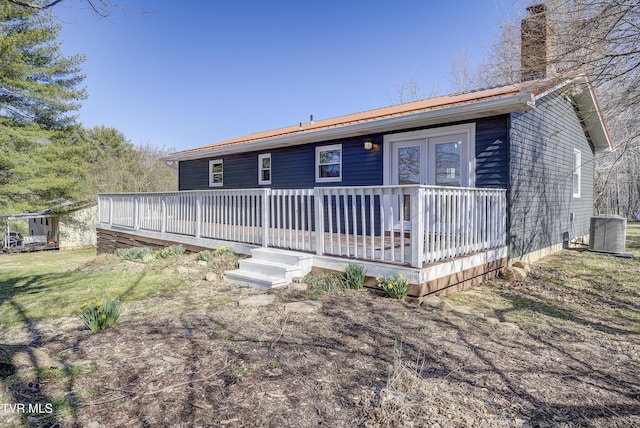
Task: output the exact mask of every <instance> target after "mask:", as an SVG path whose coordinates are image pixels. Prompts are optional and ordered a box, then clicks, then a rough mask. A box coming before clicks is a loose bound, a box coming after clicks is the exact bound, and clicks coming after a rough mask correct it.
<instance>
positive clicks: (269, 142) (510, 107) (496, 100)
mask: <svg viewBox="0 0 640 428" xmlns="http://www.w3.org/2000/svg"><path fill="white" fill-rule="evenodd" d="M535 99H536V97H535V95H534V94H533V93H531V92H514V93H511V94H508V95H504V96H498V97H495V96H494V97H491V98H484V99H480V100H476V101H470V102H466V103H461V104H453V105H445V106H442V107H438V108H430V109H426V110H425V109H423V110H418V111H413V112H410V113H406V114H395V115H393V114H391V115H389V116H386V117H377V118H373V119H363V120H362V121H359V122H356V123H353V122H352V123H347V124H342V125H341V124H337V125H334V126H329V127H326V128H319V129H315V130H314V129H311V130H307V131H306V132H303V133H301V132H291V133H283V134H280V135H276V136H273V137H268V138H257V139H253V140H245V141H241V142H237V143H233V144H227V145H221V146H216V145H212V146H209V147H203V148H200V149H194V150H186V151H182V152H177V153H173V154H170V155H168V156H166V157H164V158H163V160H166V161H181V160H192V159H200V158H205V157H210V156H221V155H225V154H231V153H236V152H239V151H247V150H248V149H251V151H257V150H266V149H272V148H275V147H278V146H280V145H291V146H292V145H301V144H308V143H314V142H320V141H324V140H330V139H337V138H346V137H353V136H359V135H366V134H372V133H378V132H389V131H393V130H401V129H402V127H405V128H407V127H412V126H421V125H431V124H436V123H432V122H444V120H449V121H456V120H459V119H457V118H456V117H460V116H462V118H461V120H467V119H468V120H471V119H472V118H479V117H482V116H483V114H482V113H483V112H489V114H488V115H493V114H500V113H507V112H514V111H521V110H530V109H532V108H534V107H535ZM496 112H498V113H496Z"/></svg>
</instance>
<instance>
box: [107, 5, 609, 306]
mask: <svg viewBox="0 0 640 428" xmlns="http://www.w3.org/2000/svg"><path fill="white" fill-rule="evenodd" d="M542 12H544V10H543V11H542ZM530 13H532V14H533V15H535V16H532V18H536V19H537V18H539V16H538V15H539V13H540V10H530ZM537 21H539V22H542V23H543V24H544V22H546V19H543V20H539V19H538V20H537ZM534 23H535V22H534ZM527 25H531V22H528V24H527ZM527 46H528V49H530V50H536V49H537V50H538V52H536V53H535V55H538V56H539V55H541V53H540V51H541V52H543V53H544V54H546V52H547V48H546V46H544V44H543V45H542V46H539V44H538V45H536V44H535V43H534V44H531V43H530V44H528V45H527ZM534 71H535V72H536V73H534V74H538V73H537V72H538V71H539V70H537V69H536V70H534ZM545 74H546V73H542V77H539V78H533V75H529V76H527V79H528V80H524V81H521V82H517V83H514V84H511V85H505V86H500V87H494V88H489V89H481V90H477V91H470V92H464V93H459V94H453V95H446V96H439V97H435V98H430V99H425V100H420V101H416V102H410V103H406V104H400V105H394V106H390V107H384V108H380V109H375V110H369V111H365V112H360V113H355V114H350V115H345V116H340V117H336V118H331V119H326V120H317V121H313V120H310V121H309V122H306V123H299V124H296V125H294V126H289V127H285V128H279V129H274V130H271V131H265V132H260V133H255V134H250V135H246V136H243V137H239V138H235V139H231V140H227V141H221V142H217V143H214V144H211V145H208V146H204V147H199V148H194V149H191V150H185V151H181V152H177V153H173V154H171V155H169V156H168V157H167V158H166V160H167V161H173V162H176V163H177V164H178V168H179V192H174V193H157V194H103V195H100V196H99V221H98V228H97V230H98V248H99V250H100V248H101V247H102V248H104V249H105V250H111V249H113V248H115V247H117V246H118V245H119V244H118V243H121V244H122V243H128V244H134V243H140V244H143V243H145V242H152V243H158V242H172V243H175V242H180V243H183V244H185V245H191V246H192V247H193V248H195V249H197V248H212V247H215V246H220V245H227V246H232V247H234V248H235V249H236V250H237V251H240V252H245V253H251V254H252V256H253V258H252V259H249V260H245V261H243V262H242V263H241V266H240V269H239V270H238V271H232V272H228V273H227V277H228V279H229V280H232V281H235V282H239V283H245V284H251V285H254V286H256V287H260V288H270V287H271V286H277V285H280V284H283V283H286V282H287V281H289V280H290V279H291V276H292V275H296V274H299V273H300V272H302V273H305V272H307V271H308V270H310V269H329V270H338V269H339V268H340V267H343V266H344V265H346V264H347V263H349V262H354V261H357V262H359V263H362V264H364V265H365V266H366V267H367V271H368V275H370V276H372V277H376V276H378V277H379V276H383V275H387V274H391V273H402V274H403V275H404V277H405V278H407V279H409V281H410V282H411V288H410V293H409V295H410V297H411V298H412V299H414V300H417V301H420V300H422V299H423V298H424V296H426V295H428V294H431V293H435V292H446V291H450V290H455V289H459V288H463V287H467V286H469V285H471V284H474V283H477V282H481V281H483V280H485V279H487V278H489V277H491V276H493V275H496V274H497V273H498V272H500V270H501V269H503V268H504V267H505V266H506V265H507V264H508V263H509V262H510V261H515V260H527V261H530V260H534V259H536V258H539V257H543V256H545V255H547V254H550V253H551V252H554V251H557V250H559V249H561V248H563V246H567V245H569V243H570V242H572V241H576V240H582V241H585V242H586V240H587V239H588V234H589V225H590V217H591V216H592V215H593V210H594V203H593V199H594V156H595V154H596V153H597V152H599V151H605V150H610V149H611V148H612V143H611V140H610V137H609V134H608V131H607V128H606V125H605V123H604V120H603V117H602V114H601V111H600V109H599V106H598V101H597V99H596V96H595V93H594V90H593V87H592V85H591V84H590V82H589V79H588V78H587V76H585V75H582V74H563V75H558V74H552V73H549V75H548V76H545ZM282 250H293V251H295V252H296V254H298V255H299V258H298V259H296V260H293V259H291V256H292V254H290V253H287V252H284V251H282ZM291 265H295V266H296V268H295V269H293V268H290V266H291ZM288 266H289V267H288ZM300 267H302V270H299V269H298V268H300ZM277 277H281V279H277Z"/></svg>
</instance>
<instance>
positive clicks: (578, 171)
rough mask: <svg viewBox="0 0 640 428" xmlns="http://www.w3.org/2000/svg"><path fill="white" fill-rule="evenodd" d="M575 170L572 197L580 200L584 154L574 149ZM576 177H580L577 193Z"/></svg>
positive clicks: (572, 181)
mask: <svg viewBox="0 0 640 428" xmlns="http://www.w3.org/2000/svg"><path fill="white" fill-rule="evenodd" d="M572 165H573V170H572V171H571V188H572V196H573V197H574V198H579V197H580V195H581V193H582V152H581V151H580V150H578V149H573V163H572ZM576 176H577V177H578V189H577V191H576Z"/></svg>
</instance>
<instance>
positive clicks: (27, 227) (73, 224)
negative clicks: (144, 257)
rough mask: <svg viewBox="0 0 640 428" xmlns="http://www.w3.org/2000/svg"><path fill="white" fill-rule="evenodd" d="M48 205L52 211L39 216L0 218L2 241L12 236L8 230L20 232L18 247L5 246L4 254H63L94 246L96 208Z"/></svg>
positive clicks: (77, 204)
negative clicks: (2, 222)
mask: <svg viewBox="0 0 640 428" xmlns="http://www.w3.org/2000/svg"><path fill="white" fill-rule="evenodd" d="M51 204H52V207H53V208H51V209H47V210H43V211H39V212H32V213H22V214H8V215H0V218H2V219H4V220H5V222H6V224H5V226H6V233H5V238H6V237H7V236H10V234H11V233H13V232H11V229H12V228H13V229H15V230H18V231H20V232H19V233H20V236H21V237H22V239H20V240H16V243H18V242H19V243H20V244H19V245H13V246H10V245H8V242H5V244H7V245H5V247H6V248H5V249H6V250H7V251H33V250H57V249H60V250H67V249H77V248H86V247H95V246H96V244H97V236H96V229H95V225H96V223H97V220H98V207H97V206H96V204H95V203H83V202H74V201H70V200H68V199H58V200H56V201H51ZM21 223H22V224H21ZM16 233H18V232H16ZM5 240H6V239H5ZM10 247H11V248H10Z"/></svg>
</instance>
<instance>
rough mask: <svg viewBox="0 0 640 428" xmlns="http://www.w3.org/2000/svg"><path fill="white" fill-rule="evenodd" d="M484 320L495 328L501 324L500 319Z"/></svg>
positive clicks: (488, 318)
mask: <svg viewBox="0 0 640 428" xmlns="http://www.w3.org/2000/svg"><path fill="white" fill-rule="evenodd" d="M484 320H485V321H486V322H487V324H489V325H493V326H495V325H496V324H498V323H499V322H500V320H499V319H498V318H494V317H485V318H484Z"/></svg>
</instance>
